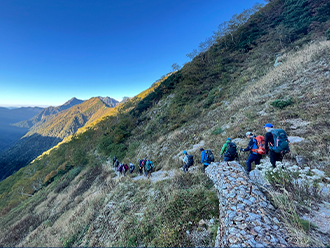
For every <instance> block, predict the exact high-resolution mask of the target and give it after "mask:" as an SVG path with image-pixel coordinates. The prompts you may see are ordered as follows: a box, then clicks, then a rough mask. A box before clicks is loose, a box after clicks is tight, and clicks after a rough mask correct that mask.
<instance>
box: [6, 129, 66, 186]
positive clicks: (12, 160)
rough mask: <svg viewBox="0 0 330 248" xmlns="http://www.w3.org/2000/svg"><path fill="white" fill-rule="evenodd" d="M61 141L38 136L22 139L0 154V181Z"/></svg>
mask: <svg viewBox="0 0 330 248" xmlns="http://www.w3.org/2000/svg"><path fill="white" fill-rule="evenodd" d="M60 141H62V139H60V138H56V137H47V136H42V135H40V134H33V135H32V136H29V137H26V138H23V139H21V140H19V141H18V142H16V144H15V145H13V146H12V147H11V148H9V149H8V150H6V151H4V152H2V153H1V154H0V175H1V176H0V181H2V180H3V179H5V178H7V177H8V176H10V175H12V174H13V173H15V172H16V171H18V170H19V169H20V168H22V167H24V166H26V165H27V164H28V163H30V162H31V161H32V160H33V159H35V158H36V157H37V156H39V155H41V154H42V153H43V152H44V151H47V150H48V149H50V148H52V147H53V146H55V145H57V144H58V143H59V142H60Z"/></svg>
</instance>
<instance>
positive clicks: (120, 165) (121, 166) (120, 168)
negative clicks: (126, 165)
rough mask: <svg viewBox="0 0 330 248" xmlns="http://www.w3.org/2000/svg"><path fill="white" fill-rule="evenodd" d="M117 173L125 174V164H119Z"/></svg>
mask: <svg viewBox="0 0 330 248" xmlns="http://www.w3.org/2000/svg"><path fill="white" fill-rule="evenodd" d="M117 171H119V173H120V174H123V164H119V166H118V167H117Z"/></svg>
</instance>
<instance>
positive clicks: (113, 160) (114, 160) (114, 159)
mask: <svg viewBox="0 0 330 248" xmlns="http://www.w3.org/2000/svg"><path fill="white" fill-rule="evenodd" d="M116 160H117V158H116V156H114V157H113V159H112V166H113V167H115V166H116Z"/></svg>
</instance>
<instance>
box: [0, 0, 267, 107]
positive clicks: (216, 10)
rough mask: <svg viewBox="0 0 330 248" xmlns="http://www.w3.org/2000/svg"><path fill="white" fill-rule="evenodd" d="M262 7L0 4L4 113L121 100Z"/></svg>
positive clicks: (236, 3)
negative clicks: (96, 98) (237, 19)
mask: <svg viewBox="0 0 330 248" xmlns="http://www.w3.org/2000/svg"><path fill="white" fill-rule="evenodd" d="M257 2H259V3H261V2H263V1H262V0H259V1H258V0H231V1H229V0H227V1H222V0H189V1H188V0H181V1H180V0H106V1H105V0H104V1H103V0H89V1H86V0H42V1H41V0H2V1H0V34H1V35H0V106H17V105H25V106H27V105H29V106H35V105H38V106H49V105H53V106H57V105H60V104H63V103H64V102H66V101H67V100H69V99H70V98H72V97H77V98H79V99H84V100H85V99H89V98H91V97H93V96H110V97H113V98H115V99H117V100H121V99H122V97H123V96H130V97H131V96H134V95H136V94H138V93H140V92H141V91H143V90H145V89H147V88H148V87H150V86H151V84H152V83H153V82H155V81H156V80H157V79H159V78H160V77H161V76H162V75H165V74H166V73H168V72H170V71H171V65H172V64H173V63H178V64H179V65H183V64H184V63H186V62H187V61H188V58H187V57H186V54H187V53H190V52H191V51H192V50H193V49H195V48H197V47H198V45H199V43H200V42H201V41H204V40H205V39H206V38H207V37H210V36H212V33H213V31H216V30H217V27H218V25H219V24H220V23H222V22H224V21H227V20H229V19H230V17H231V16H232V15H234V14H238V13H241V12H242V11H243V10H244V9H248V8H251V7H252V6H253V5H254V4H255V3H257Z"/></svg>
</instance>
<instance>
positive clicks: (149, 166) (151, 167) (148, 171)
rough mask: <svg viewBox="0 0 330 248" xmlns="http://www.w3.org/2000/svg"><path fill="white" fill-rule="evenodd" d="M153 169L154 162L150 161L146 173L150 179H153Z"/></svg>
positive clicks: (147, 162) (146, 166)
mask: <svg viewBox="0 0 330 248" xmlns="http://www.w3.org/2000/svg"><path fill="white" fill-rule="evenodd" d="M153 167H154V165H153V163H152V161H151V160H149V159H148V160H147V161H146V164H145V171H146V176H147V177H148V179H149V178H150V177H151V172H152V169H153Z"/></svg>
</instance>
